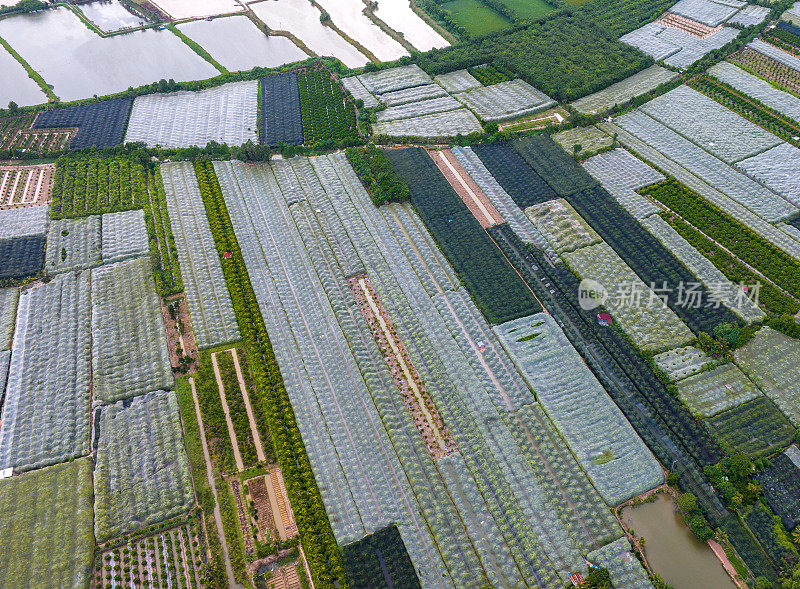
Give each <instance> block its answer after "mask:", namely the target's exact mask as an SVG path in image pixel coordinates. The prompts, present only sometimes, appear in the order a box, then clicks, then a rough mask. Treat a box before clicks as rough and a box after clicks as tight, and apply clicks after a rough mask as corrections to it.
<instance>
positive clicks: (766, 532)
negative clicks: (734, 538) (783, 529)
mask: <svg viewBox="0 0 800 589" xmlns="http://www.w3.org/2000/svg"><path fill="white" fill-rule="evenodd" d="M744 521H745V522H746V523H747V527H748V528H750V531H751V532H753V535H754V536H755V537H756V540H758V543H759V544H761V547H762V548H763V549H764V552H766V553H767V556H768V557H769V558H770V560H771V561H772V564H774V565H775V566H776V567H781V566H782V565H783V563H784V560H791V559H792V556H794V555H793V553H792V551H791V550H789V549H788V548H786V547H785V546H782V545H781V544H780V543H779V542H778V535H777V533H776V530H775V527H776V525H777V522H776V521H775V519H774V518H773V517H772V514H771V513H770V512H769V510H768V509H767V508H766V507H765V506H764V505H763V504H762V503H760V502H758V503H756V504H755V505H754V506H753V510H752V511H751V512H750V513H748V514H747V516H746V517H745V518H744ZM795 562H796V557H795Z"/></svg>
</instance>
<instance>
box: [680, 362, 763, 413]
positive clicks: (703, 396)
mask: <svg viewBox="0 0 800 589" xmlns="http://www.w3.org/2000/svg"><path fill="white" fill-rule="evenodd" d="M676 388H677V391H678V396H680V398H681V399H682V400H683V402H684V403H686V406H687V407H688V408H689V410H690V411H691V412H692V413H693V414H695V415H699V416H701V417H711V416H712V415H716V414H717V413H719V412H720V411H725V410H726V409H730V408H732V407H736V406H738V405H741V404H742V403H745V402H747V401H750V400H752V399H755V398H756V397H758V396H759V395H760V394H761V393H760V392H759V391H758V389H757V388H756V387H755V386H754V385H753V383H752V382H751V381H750V379H748V378H747V377H746V376H745V375H744V374H743V373H742V371H741V370H739V368H738V367H736V366H735V365H734V364H730V363H728V364H722V365H721V366H716V367H714V368H712V369H711V370H706V371H703V372H700V373H699V374H695V375H693V376H690V377H688V378H685V379H683V380H680V381H678V383H677V385H676Z"/></svg>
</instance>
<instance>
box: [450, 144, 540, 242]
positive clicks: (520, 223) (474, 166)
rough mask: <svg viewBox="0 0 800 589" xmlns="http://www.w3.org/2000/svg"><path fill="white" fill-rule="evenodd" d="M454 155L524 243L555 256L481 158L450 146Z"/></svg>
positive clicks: (465, 148) (465, 150) (473, 153)
mask: <svg viewBox="0 0 800 589" xmlns="http://www.w3.org/2000/svg"><path fill="white" fill-rule="evenodd" d="M452 152H453V155H455V156H456V159H457V160H458V163H460V164H461V165H462V166H463V167H464V169H465V170H466V171H467V173H468V174H469V175H470V177H471V178H472V179H473V180H474V181H475V183H476V184H477V185H478V187H479V188H480V189H481V190H482V191H483V193H484V194H485V195H486V197H487V198H488V199H489V200H490V201H491V203H492V204H493V205H494V208H495V209H497V212H498V213H500V215H501V216H502V218H503V219H504V220H505V221H506V222H507V223H508V224H509V226H510V227H511V228H512V229H513V230H514V233H516V234H517V235H518V236H519V237H520V239H521V240H522V241H523V242H524V243H533V244H536V245H537V246H538V247H539V248H540V249H542V250H544V251H546V252H548V254H551V255H552V256H553V257H555V251H554V250H553V249H552V248H551V247H550V244H549V243H548V242H547V240H546V239H545V237H544V236H543V235H542V234H541V233H540V232H539V231H538V230H537V229H536V227H534V225H533V224H532V223H531V221H530V219H528V218H527V217H526V216H525V213H523V212H522V209H521V208H520V207H519V206H518V205H517V203H516V202H514V199H513V198H511V195H510V194H508V192H506V191H505V190H504V189H503V187H502V186H501V185H500V184H499V183H498V182H497V180H495V178H494V176H492V174H491V173H490V172H489V170H488V169H487V168H486V166H485V165H484V163H483V162H482V161H481V158H479V157H478V155H477V154H476V153H475V152H474V151H473V150H472V149H471V148H469V147H459V146H455V147H453V148H452Z"/></svg>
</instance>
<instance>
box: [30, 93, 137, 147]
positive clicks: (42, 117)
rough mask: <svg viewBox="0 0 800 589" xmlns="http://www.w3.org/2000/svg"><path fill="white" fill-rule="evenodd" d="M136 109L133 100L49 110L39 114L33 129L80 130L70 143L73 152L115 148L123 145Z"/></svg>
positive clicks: (92, 103) (122, 99) (114, 100)
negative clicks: (132, 113) (95, 148)
mask: <svg viewBox="0 0 800 589" xmlns="http://www.w3.org/2000/svg"><path fill="white" fill-rule="evenodd" d="M132 107H133V99H132V98H114V99H113V100H106V101H103V102H89V103H87V104H81V105H78V106H71V107H69V108H62V109H59V110H48V111H44V112H41V113H39V116H38V117H36V121H35V122H34V123H33V128H34V129H58V128H65V127H77V128H78V133H77V135H75V137H73V138H72V141H70V144H69V147H70V149H83V148H84V147H101V148H102V147H114V146H116V145H119V144H120V143H122V141H123V139H124V137H125V127H126V126H127V124H128V117H129V116H130V114H131V108H132Z"/></svg>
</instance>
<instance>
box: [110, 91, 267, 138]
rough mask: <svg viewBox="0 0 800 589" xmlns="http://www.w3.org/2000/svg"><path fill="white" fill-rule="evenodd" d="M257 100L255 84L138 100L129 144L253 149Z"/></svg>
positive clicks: (129, 126) (134, 106) (147, 96)
mask: <svg viewBox="0 0 800 589" xmlns="http://www.w3.org/2000/svg"><path fill="white" fill-rule="evenodd" d="M257 94H258V83H257V82H256V81H255V80H253V81H247V82H233V83H230V84H224V85H222V86H218V87H216V88H209V89H208V90H201V91H199V92H173V93H169V94H161V93H157V94H147V95H145V96H139V97H137V98H136V100H135V101H134V103H133V111H132V112H131V120H130V123H129V124H128V132H127V134H126V135H125V142H126V143H144V144H145V145H147V146H148V147H165V148H181V147H192V146H197V147H205V146H206V145H207V144H208V143H210V142H216V143H222V144H226V145H230V146H238V145H244V144H245V143H247V142H248V141H252V142H253V143H255V142H257V141H258V133H257V125H256V112H257V109H258V100H257Z"/></svg>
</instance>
